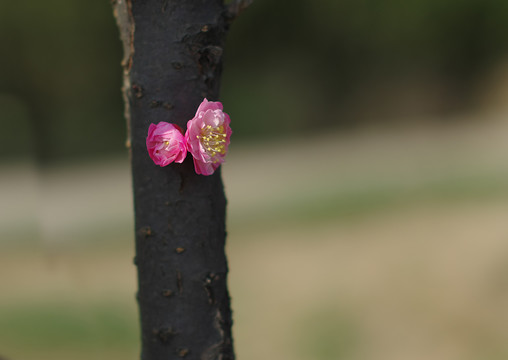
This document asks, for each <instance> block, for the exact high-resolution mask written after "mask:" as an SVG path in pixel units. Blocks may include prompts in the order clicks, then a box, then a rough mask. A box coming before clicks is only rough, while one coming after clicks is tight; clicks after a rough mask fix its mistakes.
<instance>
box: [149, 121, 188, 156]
mask: <svg viewBox="0 0 508 360" xmlns="http://www.w3.org/2000/svg"><path fill="white" fill-rule="evenodd" d="M146 148H147V149H148V155H150V158H152V160H153V162H154V163H155V164H156V165H160V166H167V165H169V164H170V163H172V162H173V161H174V162H177V163H181V162H183V161H184V160H185V156H187V147H186V145H185V138H184V136H183V134H182V129H181V128H180V127H179V126H178V125H174V124H169V123H167V122H164V121H161V122H160V123H158V124H157V125H155V124H150V127H149V128H148V136H147V138H146Z"/></svg>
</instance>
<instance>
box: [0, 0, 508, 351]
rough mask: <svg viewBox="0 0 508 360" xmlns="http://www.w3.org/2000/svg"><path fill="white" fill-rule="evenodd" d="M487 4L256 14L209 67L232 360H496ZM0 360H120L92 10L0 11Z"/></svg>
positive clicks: (124, 237) (36, 4)
mask: <svg viewBox="0 0 508 360" xmlns="http://www.w3.org/2000/svg"><path fill="white" fill-rule="evenodd" d="M507 33H508V2H504V1H500V0H439V1H438V0H414V1H411V2H407V3H401V2H400V1H383V2H379V1H375V0H362V1H354V2H353V1H349V2H345V1H337V0H315V1H303V0H293V1H289V0H278V1H266V0H256V1H255V2H254V4H253V5H252V6H251V7H250V8H249V9H248V10H247V11H245V12H244V13H243V14H242V16H241V17H240V18H239V19H238V20H237V21H236V22H235V23H234V25H233V27H232V29H231V32H230V35H229V38H228V44H227V47H226V54H225V64H224V65H225V67H224V68H225V70H224V75H223V85H222V96H221V99H222V102H223V103H224V105H225V109H226V111H227V112H228V113H229V114H230V115H231V117H232V119H233V129H234V139H233V143H232V145H231V148H230V154H229V155H228V160H227V163H226V164H225V165H224V166H223V176H224V182H225V186H226V192H227V196H228V200H229V208H228V234H229V236H228V245H227V252H228V256H229V261H230V271H231V272H230V291H231V294H232V298H233V299H232V300H233V310H234V320H235V325H234V336H235V342H236V351H237V355H238V358H239V359H243V360H254V359H279V360H342V359H351V360H384V359H387V360H388V359H390V360H399V359H400V360H408V359H410V360H419V359H433V360H440V359H443V360H455V359H457V360H480V359H481V360H498V359H499V360H501V359H507V358H508V308H507V307H506V304H507V303H508V222H507V221H506V214H507V213H508V169H507V163H508V162H507V160H508V155H507V154H508V142H507V141H506V135H505V134H507V132H508V121H507V115H508V41H507V39H506V34H507ZM0 41H1V43H2V44H3V49H4V50H3V54H4V55H3V56H2V57H1V58H0V114H1V115H0V116H1V118H2V122H1V131H0V194H1V197H0V201H1V203H2V206H1V207H0V358H1V359H9V360H15V359H25V360H32V359H33V360H45V359H52V360H59V359H62V360H63V359H74V360H80V359H108V360H113V359H122V360H128V359H132V360H134V359H137V358H138V357H139V355H138V354H139V341H138V336H139V335H138V323H137V309H136V303H135V300H134V293H135V291H136V278H135V268H134V265H133V264H132V258H133V255H134V250H133V241H134V239H133V234H132V232H133V231H132V229H133V215H132V209H131V208H132V205H131V202H132V195H131V181H130V173H129V164H128V158H127V151H126V149H125V147H124V142H125V138H126V129H125V121H124V119H123V104H122V98H121V94H120V86H121V68H120V59H121V57H122V49H121V43H120V41H119V38H118V32H117V28H116V24H115V21H114V18H113V15H112V10H111V6H110V3H109V2H108V1H106V0H93V1H86V2H84V1H81V2H79V1H64V0H47V1H43V2H41V1H36V0H26V1H23V2H7V1H4V2H1V3H0Z"/></svg>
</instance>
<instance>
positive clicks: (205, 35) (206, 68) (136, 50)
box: [113, 0, 248, 360]
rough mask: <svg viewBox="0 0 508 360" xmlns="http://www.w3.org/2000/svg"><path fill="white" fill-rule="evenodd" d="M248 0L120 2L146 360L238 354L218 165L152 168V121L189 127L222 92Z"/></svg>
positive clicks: (118, 14) (118, 11)
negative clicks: (199, 170) (230, 38)
mask: <svg viewBox="0 0 508 360" xmlns="http://www.w3.org/2000/svg"><path fill="white" fill-rule="evenodd" d="M247 3H248V1H234V2H233V3H231V4H229V5H228V6H227V7H226V6H225V5H224V4H223V2H222V0H113V7H114V14H115V17H116V19H117V23H118V26H119V29H120V34H121V38H122V41H123V45H124V59H123V61H122V65H123V68H124V88H123V93H124V100H125V106H126V109H125V115H126V118H127V123H128V127H129V136H128V147H130V148H131V162H132V174H133V186H134V210H135V228H136V257H135V263H136V265H137V268H138V286H139V291H138V295H137V298H138V303H139V309H140V319H141V337H142V350H141V358H142V359H143V360H162V359H164V360H169V359H178V358H183V357H187V358H189V359H196V360H197V359H200V360H201V359H203V360H214V359H223V360H230V359H234V353H233V345H232V337H231V310H230V301H229V295H228V290H227V271H228V269H227V262H226V257H225V254H224V243H225V237H226V230H225V208H226V199H225V196H224V191H223V185H222V180H221V174H220V169H219V170H218V171H216V172H215V173H214V174H213V175H211V176H202V175H196V173H195V171H194V167H193V163H192V158H191V157H190V156H189V157H188V158H187V159H186V161H184V163H183V164H174V163H173V164H171V165H169V166H167V167H163V168H161V167H159V166H156V165H154V163H153V162H152V160H151V159H150V158H149V156H148V152H147V149H146V145H145V140H146V136H147V132H148V126H149V125H150V124H151V123H158V122H159V121H166V122H169V123H175V124H177V125H179V126H180V127H182V129H185V128H186V125H187V121H188V120H189V119H191V118H192V117H193V116H194V113H195V111H196V109H197V107H198V105H199V104H200V102H201V101H202V100H203V98H205V97H206V98H208V99H209V100H217V99H218V95H219V85H220V75H221V65H222V54H223V45H224V41H225V35H226V32H227V29H228V26H229V24H230V22H231V21H232V20H233V19H234V17H235V16H236V15H237V14H238V12H239V11H240V10H241V9H243V8H244V7H245V6H246V5H247Z"/></svg>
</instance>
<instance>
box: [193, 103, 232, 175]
mask: <svg viewBox="0 0 508 360" xmlns="http://www.w3.org/2000/svg"><path fill="white" fill-rule="evenodd" d="M230 122H231V119H230V118H229V115H228V114H226V113H224V112H222V104H221V103H220V102H218V101H217V102H213V101H208V100H206V99H204V100H203V102H202V103H201V104H200V105H199V107H198V110H197V111H196V115H195V116H194V118H193V119H192V120H189V121H188V122H187V132H186V133H185V140H186V141H187V149H188V150H189V152H190V153H191V154H192V156H193V157H194V168H195V169H196V173H198V174H201V175H212V174H213V172H214V171H215V170H216V169H217V168H218V167H219V165H220V164H222V163H223V162H224V158H225V156H226V154H227V152H228V146H229V139H230V137H231V133H232V131H231V128H230V127H229V124H230Z"/></svg>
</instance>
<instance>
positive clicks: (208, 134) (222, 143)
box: [197, 125, 226, 158]
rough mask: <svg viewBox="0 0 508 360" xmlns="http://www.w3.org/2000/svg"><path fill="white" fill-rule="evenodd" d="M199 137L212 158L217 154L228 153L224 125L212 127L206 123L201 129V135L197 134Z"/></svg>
mask: <svg viewBox="0 0 508 360" xmlns="http://www.w3.org/2000/svg"><path fill="white" fill-rule="evenodd" d="M197 138H198V139H199V141H200V142H201V144H202V145H203V147H204V148H205V150H206V152H207V153H208V155H210V156H211V157H212V158H213V157H215V155H217V154H220V155H225V154H226V130H225V129H224V126H222V125H221V126H217V127H212V126H211V125H206V126H205V127H204V128H203V129H201V135H197Z"/></svg>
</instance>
